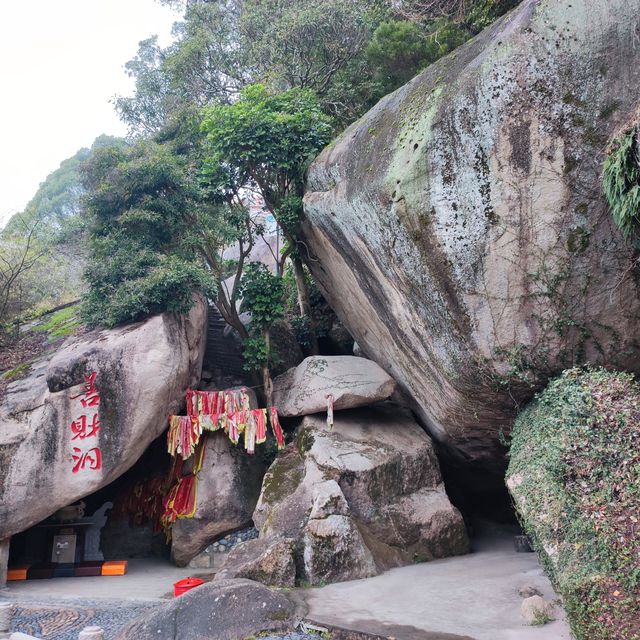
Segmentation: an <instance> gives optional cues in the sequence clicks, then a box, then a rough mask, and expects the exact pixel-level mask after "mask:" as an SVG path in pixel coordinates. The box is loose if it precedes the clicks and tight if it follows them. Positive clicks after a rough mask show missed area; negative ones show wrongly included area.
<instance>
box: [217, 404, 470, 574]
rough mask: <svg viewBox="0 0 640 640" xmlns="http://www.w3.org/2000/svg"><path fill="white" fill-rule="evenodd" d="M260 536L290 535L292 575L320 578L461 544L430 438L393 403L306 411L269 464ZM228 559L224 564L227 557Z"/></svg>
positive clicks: (426, 556)
mask: <svg viewBox="0 0 640 640" xmlns="http://www.w3.org/2000/svg"><path fill="white" fill-rule="evenodd" d="M253 518H254V522H255V524H256V526H257V527H258V528H259V529H260V538H259V540H260V541H262V540H264V541H266V542H264V544H265V545H268V543H269V541H275V540H282V539H286V540H293V541H294V543H295V544H294V550H293V556H294V560H295V564H296V579H297V581H299V582H308V583H311V584H321V583H323V582H337V581H341V580H349V579H355V578H365V577H368V576H372V575H376V574H377V573H379V572H380V571H383V570H386V569H388V568H391V567H394V566H401V565H403V564H409V563H412V562H415V561H421V560H431V559H433V558H441V557H445V556H449V555H454V554H459V553H465V552H466V551H468V540H467V535H466V531H465V527H464V523H463V521H462V517H461V516H460V513H459V512H458V511H457V509H455V508H454V507H453V506H452V505H451V503H450V502H449V500H448V498H447V495H446V493H445V490H444V486H443V484H442V478H441V475H440V470H439V467H438V462H437V459H436V457H435V454H434V450H433V445H432V443H431V440H430V439H429V437H428V436H427V435H426V434H425V433H424V431H423V430H422V429H421V428H420V427H419V426H418V425H417V424H416V423H415V421H414V420H413V419H412V417H411V415H410V414H409V413H408V412H407V411H405V410H403V409H400V408H399V407H396V406H394V405H376V406H375V407H370V408H366V409H354V410H350V411H343V412H340V413H338V414H336V420H335V426H334V429H333V431H328V430H327V427H326V424H325V421H324V416H321V415H320V416H307V417H306V418H304V420H303V422H302V424H301V425H300V427H299V428H298V430H297V432H296V435H295V441H294V442H293V443H291V444H290V445H289V446H288V447H287V448H286V449H285V451H283V452H282V453H281V454H280V455H279V456H278V458H277V459H276V461H275V462H274V463H273V464H272V466H271V467H270V468H269V470H268V471H267V473H266V475H265V478H264V482H263V485H262V493H261V495H260V500H259V502H258V506H257V507H256V510H255V512H254V514H253ZM232 563H233V561H232V560H228V561H227V563H226V564H225V569H226V568H227V565H231V564H232Z"/></svg>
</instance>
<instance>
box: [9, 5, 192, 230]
mask: <svg viewBox="0 0 640 640" xmlns="http://www.w3.org/2000/svg"><path fill="white" fill-rule="evenodd" d="M179 17H180V16H179V14H177V13H175V12H174V11H172V10H171V9H169V8H167V7H164V6H162V5H160V4H159V3H157V2H156V1H155V0H56V1H55V2H53V1H52V0H29V1H28V2H27V1H21V0H18V1H17V2H16V1H14V2H2V5H1V6H0V83H1V84H0V87H1V91H0V145H1V152H0V227H2V226H3V225H4V224H5V223H6V221H7V219H8V218H9V217H10V216H11V215H12V214H13V213H15V212H16V211H21V210H23V209H24V207H25V205H26V204H27V202H28V201H29V200H30V199H31V198H32V197H33V195H34V194H35V192H36V189H37V188H38V185H39V184H40V183H41V182H42V181H43V180H44V179H45V178H46V177H47V175H48V174H49V173H51V172H52V171H54V170H55V169H57V168H58V166H59V164H60V162H62V161H63V160H64V159H65V158H68V157H70V156H72V155H73V154H74V153H75V152H76V151H77V150H78V149H80V148H81V147H88V146H90V145H91V143H92V142H93V140H94V139H95V138H96V137H97V136H98V135H100V134H102V133H106V134H109V135H125V133H126V128H125V126H124V125H123V124H122V123H121V122H120V121H119V120H118V117H117V115H116V113H115V111H114V109H113V107H112V105H111V104H110V103H109V100H110V98H112V97H113V96H114V95H116V94H121V95H122V94H130V93H131V92H132V89H133V81H132V79H130V78H129V77H128V76H127V75H126V73H125V71H124V64H125V63H126V62H127V61H128V60H130V59H131V58H133V57H134V56H135V54H136V51H137V49H138V42H139V41H140V40H144V39H145V38H147V37H149V36H151V35H154V34H158V35H159V36H160V42H161V43H162V44H169V42H170V41H171V35H170V34H171V25H172V23H173V22H174V21H175V20H176V19H178V18H179Z"/></svg>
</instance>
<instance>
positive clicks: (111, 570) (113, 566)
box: [102, 560, 128, 576]
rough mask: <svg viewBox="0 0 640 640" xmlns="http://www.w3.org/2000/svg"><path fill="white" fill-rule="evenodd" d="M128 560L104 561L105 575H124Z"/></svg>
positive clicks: (103, 571)
mask: <svg viewBox="0 0 640 640" xmlns="http://www.w3.org/2000/svg"><path fill="white" fill-rule="evenodd" d="M127 566H128V562H127V561H126V560H109V561H107V562H103V563H102V575H103V576H123V575H124V574H125V573H127Z"/></svg>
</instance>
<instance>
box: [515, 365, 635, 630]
mask: <svg viewBox="0 0 640 640" xmlns="http://www.w3.org/2000/svg"><path fill="white" fill-rule="evenodd" d="M639 445H640V386H639V385H638V384H637V383H636V381H635V380H634V378H633V376H631V375H630V374H626V373H611V372H608V371H605V370H602V369H599V370H586V371H585V370H581V369H571V370H569V371H566V372H565V373H564V374H563V375H562V376H561V377H560V378H558V379H556V380H554V381H553V382H551V383H550V384H549V386H548V387H547V389H546V390H545V391H544V393H542V394H541V395H540V396H539V397H538V398H537V399H536V400H534V402H533V403H531V405H529V406H528V407H527V409H525V411H523V412H522V413H521V414H520V416H519V417H518V419H517V420H516V424H515V427H514V431H513V434H512V446H511V452H510V456H511V461H510V464H509V469H508V472H507V478H508V484H509V487H510V490H511V493H512V495H513V496H514V499H515V502H516V506H517V508H518V512H519V515H520V517H521V521H522V524H523V527H524V529H525V530H526V532H527V533H528V534H529V536H530V538H531V539H532V541H533V544H534V547H535V549H536V551H537V552H538V554H539V556H540V558H541V561H542V562H543V565H544V567H545V570H546V571H547V573H548V574H549V577H550V578H551V580H552V581H553V583H554V585H555V586H556V589H557V590H558V592H559V593H560V594H561V595H562V597H563V601H564V606H565V609H566V611H567V614H568V616H569V621H570V623H571V626H572V629H573V632H574V634H575V636H576V638H578V639H579V640H612V639H613V638H615V639H616V640H637V639H638V638H639V637H640V635H639V633H640V627H639V626H638V620H639V618H638V614H639V611H638V604H637V603H638V602H640V535H639V533H638V531H639V530H638V520H639V518H638V503H639V500H640V447H639Z"/></svg>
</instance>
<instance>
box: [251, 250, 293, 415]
mask: <svg viewBox="0 0 640 640" xmlns="http://www.w3.org/2000/svg"><path fill="white" fill-rule="evenodd" d="M241 293H242V302H243V306H244V308H246V309H247V311H249V312H250V313H251V329H252V335H251V336H250V337H249V339H248V340H246V341H245V351H244V356H245V367H247V368H249V369H257V368H260V369H261V370H262V384H263V388H264V394H265V397H266V401H267V406H272V405H273V399H272V396H273V383H272V380H271V372H270V367H271V362H272V357H273V355H272V350H271V326H272V325H273V323H274V322H276V321H278V320H282V319H283V318H284V285H283V282H282V278H281V277H279V276H278V275H276V274H273V273H271V271H269V269H268V268H267V266H266V265H264V264H262V263H259V262H251V263H249V264H248V265H247V268H246V269H245V271H244V273H243V275H242V288H241Z"/></svg>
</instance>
